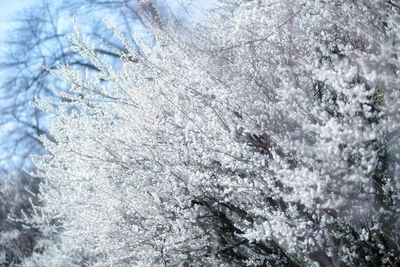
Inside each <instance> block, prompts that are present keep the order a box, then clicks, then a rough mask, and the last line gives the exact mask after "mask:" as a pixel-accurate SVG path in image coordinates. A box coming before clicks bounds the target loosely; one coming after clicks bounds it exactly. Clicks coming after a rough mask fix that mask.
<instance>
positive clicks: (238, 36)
mask: <svg viewBox="0 0 400 267" xmlns="http://www.w3.org/2000/svg"><path fill="white" fill-rule="evenodd" d="M399 15H400V6H399V5H398V4H397V3H396V1H391V0H385V1H384V0H371V1H357V0H354V1H348V0H335V1H322V0H321V1H319V0H297V1H289V0H282V1H270V0H265V1H245V0H237V1H224V2H223V3H221V5H220V7H218V8H215V9H212V10H210V11H209V12H208V16H207V19H205V20H206V21H204V19H203V20H201V22H195V19H193V20H190V19H189V20H188V22H185V23H183V24H182V23H179V22H178V21H177V20H174V19H172V20H165V21H163V20H162V18H160V19H159V20H158V21H156V20H153V23H152V24H151V26H152V27H151V28H152V33H151V34H152V36H154V42H149V41H148V40H147V39H146V38H142V37H141V36H140V35H136V36H134V37H133V39H134V40H135V43H136V44H140V47H137V46H134V45H133V44H132V43H131V42H130V41H129V40H130V39H131V37H129V38H126V37H125V36H124V35H123V34H120V32H119V31H118V25H113V26H109V28H110V30H111V31H113V32H114V33H115V35H116V36H117V37H118V38H119V39H120V40H121V43H123V44H124V51H121V52H120V57H121V64H117V66H116V65H115V64H111V63H110V62H109V61H108V60H107V58H106V57H104V56H102V55H101V54H99V53H97V52H96V47H95V45H93V44H91V42H90V40H89V38H87V37H86V36H84V35H83V34H81V33H80V31H79V28H77V30H76V32H75V33H74V34H72V35H71V36H69V40H70V41H71V45H72V47H73V48H74V49H75V50H76V51H79V52H80V53H81V55H82V56H83V57H85V58H86V59H87V60H89V61H90V62H91V64H92V65H93V66H95V67H96V68H97V69H98V70H100V71H99V72H98V73H93V72H85V71H81V70H78V69H75V68H74V67H69V66H66V65H60V66H59V67H58V69H57V70H55V71H54V70H53V71H52V72H53V74H54V75H56V76H57V77H59V78H61V79H63V80H64V81H65V82H67V83H69V84H70V86H71V89H70V91H69V92H68V93H65V92H63V91H57V90H56V93H58V94H60V96H61V97H62V98H63V99H69V101H63V102H51V100H46V99H42V100H40V102H39V103H38V105H39V107H40V108H41V109H43V110H45V111H48V112H52V113H53V114H54V115H53V116H52V118H51V119H50V120H49V121H48V127H49V131H50V133H51V135H52V136H53V137H54V140H47V139H45V138H43V140H42V141H43V142H44V143H45V145H46V149H47V150H48V154H47V155H46V156H44V157H40V158H35V159H34V162H35V164H36V166H37V168H38V174H37V175H39V176H42V177H45V178H46V182H45V183H44V184H42V188H41V201H42V202H43V203H44V206H43V207H42V208H40V211H38V212H37V213H36V214H33V215H32V216H31V217H29V218H27V220H28V221H29V225H30V227H32V228H34V229H39V231H41V232H42V233H43V238H42V240H40V242H38V244H37V245H36V248H35V252H34V253H33V255H32V256H31V257H29V258H26V259H25V261H24V262H23V264H24V265H25V266H246V265H247V266H354V265H356V266H398V264H400V245H399V244H400V202H399V201H400V199H399V198H400V179H399V177H400V176H399V167H400V165H399V156H400V155H399V140H398V139H399V138H398V137H399V135H400V113H399V107H400V95H399V94H400V91H399V86H400V80H399V71H400V70H399V67H400V62H399V47H400V46H399V41H400V40H399V33H400V16H399ZM160 23H162V24H163V25H162V26H160Z"/></svg>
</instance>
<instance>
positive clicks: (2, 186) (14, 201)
mask: <svg viewBox="0 0 400 267" xmlns="http://www.w3.org/2000/svg"><path fill="white" fill-rule="evenodd" d="M38 191H39V179H36V178H32V177H30V176H29V175H27V174H26V173H18V174H12V175H9V176H7V177H0V266H15V265H16V264H18V263H21V261H22V260H23V259H24V258H25V257H27V256H29V255H30V254H31V253H32V250H33V249H34V247H35V245H36V243H37V241H39V240H40V239H41V236H40V231H39V230H38V228H37V227H35V225H30V224H29V223H28V224H27V222H26V219H27V217H30V214H34V213H35V212H36V210H35V209H34V208H33V207H35V206H38V205H40V203H39V201H38V198H37V194H38Z"/></svg>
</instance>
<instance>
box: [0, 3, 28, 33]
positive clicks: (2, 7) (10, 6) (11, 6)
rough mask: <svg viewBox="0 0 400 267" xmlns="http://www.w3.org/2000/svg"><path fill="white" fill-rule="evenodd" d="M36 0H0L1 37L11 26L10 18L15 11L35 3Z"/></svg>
mask: <svg viewBox="0 0 400 267" xmlns="http://www.w3.org/2000/svg"><path fill="white" fill-rule="evenodd" d="M34 2H35V0H0V38H1V37H3V34H4V32H5V31H6V30H7V29H8V28H9V27H10V22H9V21H10V19H11V18H12V16H13V15H14V14H15V12H17V11H19V10H21V9H23V8H24V7H27V6H29V5H31V4H32V3H34Z"/></svg>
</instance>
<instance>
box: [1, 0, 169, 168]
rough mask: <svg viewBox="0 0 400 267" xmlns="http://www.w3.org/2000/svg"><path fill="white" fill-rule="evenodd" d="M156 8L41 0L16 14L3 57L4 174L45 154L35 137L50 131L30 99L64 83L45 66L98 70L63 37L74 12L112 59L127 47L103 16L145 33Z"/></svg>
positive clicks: (131, 0) (124, 1)
mask: <svg viewBox="0 0 400 267" xmlns="http://www.w3.org/2000/svg"><path fill="white" fill-rule="evenodd" d="M157 12H158V7H157V6H156V3H155V2H154V1H146V2H141V3H139V2H138V1H136V0H121V1H101V0H95V1H89V0H73V1H50V2H49V1H48V0H41V1H39V2H38V3H37V4H36V5H33V6H32V7H29V8H27V9H26V10H24V11H23V12H21V13H20V14H19V15H17V16H16V19H15V21H14V22H15V23H16V27H15V28H12V29H11V30H10V32H9V34H8V36H9V38H8V39H7V40H5V41H4V46H5V47H6V49H5V51H4V52H3V53H2V57H1V61H0V68H1V70H2V80H1V85H0V86H1V87H0V89H1V90H0V97H1V104H0V112H1V113H0V114H1V121H0V125H1V126H2V134H1V140H2V141H1V142H0V147H1V150H2V151H3V155H2V156H1V158H0V168H1V169H2V170H3V172H12V171H21V170H22V169H23V168H26V169H28V170H29V169H31V168H32V167H33V166H32V163H31V161H30V159H29V155H31V154H42V153H44V149H43V146H42V144H41V143H40V142H38V140H37V137H38V136H40V135H47V137H48V138H51V136H50V135H49V133H48V131H47V129H46V127H45V125H44V121H45V119H44V118H45V115H46V114H45V113H43V112H42V111H41V110H39V109H37V108H36V107H35V106H34V105H31V102H34V101H35V98H41V97H44V96H46V97H47V98H55V97H56V96H55V95H54V94H53V93H52V90H51V87H52V86H55V87H58V88H60V89H61V88H65V85H63V84H62V83H60V82H59V81H57V80H55V79H53V78H52V76H50V75H48V72H47V70H46V69H45V68H43V66H48V67H49V68H54V67H55V66H56V65H58V64H69V65H71V66H77V67H81V68H82V69H84V68H89V69H91V70H93V71H98V70H97V69H96V68H95V67H94V66H93V65H92V64H90V62H88V61H85V60H84V59H82V58H81V57H79V56H78V53H77V52H76V51H73V50H71V49H70V46H69V45H68V41H67V40H65V36H66V34H67V33H69V32H70V31H71V27H70V26H69V25H70V24H71V23H70V20H71V15H72V14H73V15H74V16H75V17H76V19H77V20H79V21H80V22H81V23H82V24H85V28H84V30H85V31H86V32H87V33H88V34H89V35H90V36H91V38H92V39H93V41H94V42H96V43H97V44H102V46H101V47H100V46H98V47H97V49H96V52H97V53H100V54H103V55H105V56H107V57H109V58H110V60H113V59H115V58H118V54H116V52H115V50H123V47H121V46H120V45H118V43H117V42H116V40H115V38H113V37H112V34H110V31H108V30H107V29H106V28H105V27H104V25H105V24H104V22H103V21H102V20H103V18H104V15H105V14H106V15H107V18H108V19H109V20H110V21H113V22H114V23H118V25H119V29H120V31H121V32H123V33H124V34H126V35H127V36H130V33H131V32H132V31H133V29H136V30H141V31H143V30H144V29H145V28H146V27H147V25H146V21H148V20H149V19H150V18H151V19H152V20H154V21H156V20H157V18H156V16H157V14H158V13H157ZM158 22H159V23H161V21H158Z"/></svg>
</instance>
